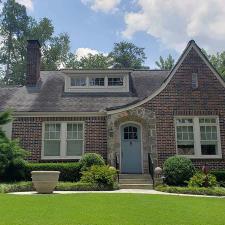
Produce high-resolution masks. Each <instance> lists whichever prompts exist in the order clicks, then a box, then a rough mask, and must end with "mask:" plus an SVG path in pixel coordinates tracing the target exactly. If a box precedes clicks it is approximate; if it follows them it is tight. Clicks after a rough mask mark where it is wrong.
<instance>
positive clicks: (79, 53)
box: [75, 48, 100, 60]
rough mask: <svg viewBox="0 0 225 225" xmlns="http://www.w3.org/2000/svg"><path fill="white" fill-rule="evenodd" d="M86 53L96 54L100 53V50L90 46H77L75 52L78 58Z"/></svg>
mask: <svg viewBox="0 0 225 225" xmlns="http://www.w3.org/2000/svg"><path fill="white" fill-rule="evenodd" d="M88 54H92V55H97V54H100V52H99V51H97V50H95V49H91V48H78V49H77V50H76V52H75V55H76V56H77V59H78V60H80V59H81V58H82V57H85V56H88Z"/></svg>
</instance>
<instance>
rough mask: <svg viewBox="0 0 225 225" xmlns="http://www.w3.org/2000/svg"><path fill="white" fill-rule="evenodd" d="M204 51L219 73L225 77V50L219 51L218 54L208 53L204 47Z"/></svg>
mask: <svg viewBox="0 0 225 225" xmlns="http://www.w3.org/2000/svg"><path fill="white" fill-rule="evenodd" d="M202 52H203V53H204V54H205V55H206V57H207V58H208V59H209V61H210V62H211V63H212V65H213V66H214V67H215V69H216V70H217V71H218V73H219V74H220V75H221V76H222V77H224V78H225V51H223V52H217V53H216V54H212V55H210V54H207V52H206V51H205V50H204V49H202Z"/></svg>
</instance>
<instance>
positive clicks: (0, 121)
mask: <svg viewBox="0 0 225 225" xmlns="http://www.w3.org/2000/svg"><path fill="white" fill-rule="evenodd" d="M11 121H12V117H11V114H10V111H5V112H3V113H1V114H0V140H2V139H7V138H6V136H5V133H4V132H3V130H2V129H1V126H4V125H5V124H7V123H9V122H11Z"/></svg>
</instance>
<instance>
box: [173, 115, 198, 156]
mask: <svg viewBox="0 0 225 225" xmlns="http://www.w3.org/2000/svg"><path fill="white" fill-rule="evenodd" d="M176 123H177V151H178V154H180V155H194V131H193V120H192V119H177V121H176Z"/></svg>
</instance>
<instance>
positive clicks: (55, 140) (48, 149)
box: [44, 123, 61, 156]
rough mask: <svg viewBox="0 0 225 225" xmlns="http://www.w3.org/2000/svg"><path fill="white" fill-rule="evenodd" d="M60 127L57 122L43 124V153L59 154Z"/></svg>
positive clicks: (47, 154) (48, 154)
mask: <svg viewBox="0 0 225 225" xmlns="http://www.w3.org/2000/svg"><path fill="white" fill-rule="evenodd" d="M60 129H61V125H60V124H59V123H55V124H45V135H44V155H45V156H59V155H60V139H61V138H60Z"/></svg>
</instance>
